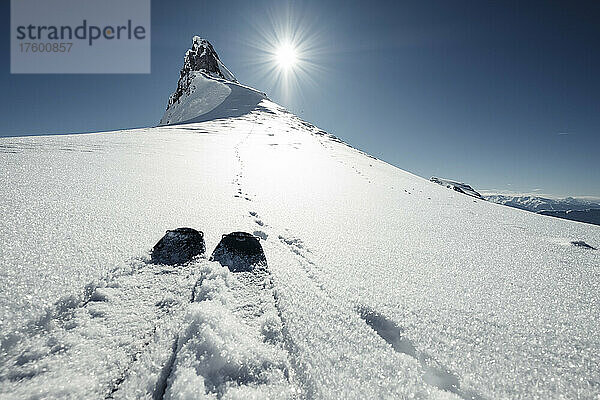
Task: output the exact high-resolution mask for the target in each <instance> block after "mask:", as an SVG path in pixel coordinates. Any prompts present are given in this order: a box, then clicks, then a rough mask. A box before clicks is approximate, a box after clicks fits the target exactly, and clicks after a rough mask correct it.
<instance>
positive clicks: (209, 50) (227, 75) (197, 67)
mask: <svg viewBox="0 0 600 400" xmlns="http://www.w3.org/2000/svg"><path fill="white" fill-rule="evenodd" d="M191 71H201V72H204V73H206V74H208V75H210V76H212V77H215V78H221V79H226V80H228V81H232V82H237V80H236V79H235V76H234V75H233V74H232V73H231V71H229V69H227V67H226V66H225V65H224V64H223V63H222V62H221V60H220V59H219V55H218V54H217V52H216V51H215V49H214V47H213V46H212V44H210V42H209V41H208V40H206V39H203V38H201V37H200V36H194V38H193V39H192V48H191V49H189V50H188V51H187V52H186V53H185V60H184V62H183V68H182V69H181V72H180V73H179V75H180V77H184V76H187V75H189V73H190V72H191Z"/></svg>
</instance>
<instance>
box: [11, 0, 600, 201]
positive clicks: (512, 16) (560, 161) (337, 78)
mask: <svg viewBox="0 0 600 400" xmlns="http://www.w3.org/2000/svg"><path fill="white" fill-rule="evenodd" d="M3 7H4V10H3V12H2V17H0V18H2V19H3V22H4V23H3V27H2V29H3V30H4V36H5V39H4V40H3V41H2V42H1V43H0V46H2V52H3V53H4V54H5V56H4V62H3V63H2V71H1V75H0V79H1V81H2V88H3V93H2V96H0V102H2V104H1V109H2V110H4V113H3V118H2V121H3V122H2V129H1V130H0V135H3V136H9V135H10V136H15V135H25V134H45V133H67V132H89V131H102V130H114V129H120V128H127V127H139V126H150V125H155V124H156V123H157V122H158V120H159V119H160V118H161V116H162V113H163V112H164V109H165V106H166V102H167V99H168V96H169V95H170V94H171V92H172V91H173V90H174V89H175V87H176V84H177V79H178V73H179V69H180V67H181V65H182V61H183V55H184V53H185V50H186V49H187V48H188V47H189V46H190V44H191V37H192V36H193V35H194V34H197V35H200V36H203V37H205V38H207V39H209V40H210V41H211V42H212V43H213V45H214V47H215V49H216V50H217V52H218V53H219V55H220V57H221V59H222V61H223V62H224V63H225V65H227V66H228V67H229V69H230V70H231V71H232V72H234V73H235V74H236V76H237V78H238V79H239V80H240V81H241V82H243V83H246V84H248V85H250V86H253V87H256V88H258V89H261V90H263V91H265V92H267V94H269V95H270V97H271V98H272V99H273V100H275V101H276V102H279V103H281V104H282V105H284V106H286V107H288V109H290V110H291V111H293V112H295V113H296V114H298V115H300V116H301V117H302V118H304V119H306V120H308V121H310V122H313V123H315V124H317V125H318V126H320V127H321V128H323V129H325V130H327V131H329V132H331V133H333V134H335V135H337V136H339V137H341V138H342V139H344V140H346V141H347V142H349V143H350V144H352V145H353V146H355V147H357V148H360V149H362V150H364V151H367V152H368V153H370V154H373V155H375V156H377V157H379V158H382V159H383V160H385V161H388V162H390V163H391V164H394V165H396V166H398V167H400V168H403V169H405V170H408V171H410V172H413V173H415V174H417V175H421V176H424V177H429V176H431V175H437V176H442V177H447V178H454V179H458V180H463V181H465V182H468V183H470V184H472V186H474V187H475V188H476V189H497V190H501V191H504V190H508V191H517V192H533V191H535V190H537V192H539V193H548V194H553V195H559V196H566V195H591V196H598V197H600V157H599V150H600V72H599V71H600V45H599V43H600V23H599V21H600V2H598V1H590V2H584V1H573V2H566V1H549V0H544V1H527V2H522V1H500V2H490V1H475V0H473V1H393V2H392V1H390V2H385V1H370V2H364V1H361V2H359V1H343V2H342V1H339V2H327V1H311V2H299V1H294V2H290V3H289V4H287V5H284V3H283V2H282V1H252V2H248V1H233V0H232V1H227V2H219V1H210V2H209V1H206V2H205V1H201V0H200V1H199V0H193V1H153V2H152V74H150V75H10V73H9V71H10V57H9V29H10V21H9V15H10V14H9V2H8V1H5V2H3ZM286 16H291V17H290V18H289V20H290V21H291V24H290V26H292V27H293V28H294V29H299V30H302V32H303V33H304V34H305V36H306V37H307V40H306V42H308V43H306V45H307V46H310V47H311V48H313V49H314V50H315V51H312V52H310V57H311V59H310V60H309V61H310V62H311V63H312V64H314V66H315V68H313V69H312V71H311V73H310V74H309V76H304V77H302V76H298V79H299V80H298V84H299V86H298V87H295V88H294V89H293V90H292V91H291V92H289V93H288V95H286V96H283V95H282V90H281V87H278V83H277V82H274V80H273V79H272V78H273V77H272V75H269V74H268V73H267V71H266V69H265V66H264V65H262V66H261V65H259V64H257V63H256V62H255V61H256V50H255V49H254V47H264V46H265V45H268V44H266V43H263V42H264V37H263V36H262V35H260V34H259V32H270V31H273V30H274V29H275V28H274V26H277V25H281V24H282V23H283V22H282V21H284V20H285V18H286ZM307 54H309V53H307ZM279 85H280V84H279Z"/></svg>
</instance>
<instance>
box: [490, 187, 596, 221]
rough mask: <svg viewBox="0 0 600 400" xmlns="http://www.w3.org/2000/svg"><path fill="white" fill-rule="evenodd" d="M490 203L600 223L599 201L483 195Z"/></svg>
mask: <svg viewBox="0 0 600 400" xmlns="http://www.w3.org/2000/svg"><path fill="white" fill-rule="evenodd" d="M483 198H484V199H485V200H487V201H490V202H492V203H497V204H502V205H505V206H509V207H514V208H519V209H521V210H526V211H531V212H534V213H538V214H542V215H550V216H552V217H557V218H563V219H569V220H572V221H579V222H586V223H588V224H595V225H600V203H598V202H594V201H590V200H586V199H576V198H573V197H567V198H564V199H549V198H546V197H538V196H530V195H528V196H510V195H501V194H494V195H484V196H483Z"/></svg>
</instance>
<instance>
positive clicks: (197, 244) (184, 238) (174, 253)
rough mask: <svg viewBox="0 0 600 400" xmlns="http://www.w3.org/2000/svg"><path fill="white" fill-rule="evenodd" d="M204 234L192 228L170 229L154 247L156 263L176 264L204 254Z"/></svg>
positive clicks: (152, 256) (154, 261)
mask: <svg viewBox="0 0 600 400" xmlns="http://www.w3.org/2000/svg"><path fill="white" fill-rule="evenodd" d="M205 250H206V247H205V245H204V234H203V233H202V232H200V231H197V230H195V229H192V228H177V229H174V230H168V231H167V233H165V235H164V236H163V237H162V239H160V240H159V241H158V243H156V245H155V246H154V248H153V249H152V255H151V259H152V262H153V263H154V264H167V265H176V264H183V263H186V262H188V261H190V260H191V259H192V258H194V257H196V256H198V255H202V254H204V251H205Z"/></svg>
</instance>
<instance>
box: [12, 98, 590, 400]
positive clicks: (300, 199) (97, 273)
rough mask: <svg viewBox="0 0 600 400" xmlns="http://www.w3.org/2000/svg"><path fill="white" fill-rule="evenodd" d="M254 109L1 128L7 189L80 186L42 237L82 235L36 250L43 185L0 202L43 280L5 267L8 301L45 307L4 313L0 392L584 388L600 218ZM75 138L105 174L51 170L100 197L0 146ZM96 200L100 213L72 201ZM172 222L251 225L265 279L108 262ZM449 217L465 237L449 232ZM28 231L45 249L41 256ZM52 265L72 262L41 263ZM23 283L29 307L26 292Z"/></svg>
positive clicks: (137, 394) (523, 393)
mask: <svg viewBox="0 0 600 400" xmlns="http://www.w3.org/2000/svg"><path fill="white" fill-rule="evenodd" d="M261 107H262V108H261V109H260V110H256V111H254V112H252V113H250V114H247V115H244V116H242V117H238V118H230V119H221V120H215V121H209V122H205V123H199V124H189V125H180V126H169V127H161V128H154V129H144V130H133V131H130V132H122V133H106V134H93V135H79V136H73V135H71V136H65V137H48V138H43V137H42V138H9V139H7V140H4V141H2V143H1V146H0V157H7V160H8V163H7V166H9V167H10V168H12V170H11V171H13V170H14V171H16V172H12V173H13V174H16V176H17V178H19V179H17V180H12V181H10V182H12V183H11V185H6V188H7V189H11V190H12V188H13V187H16V189H15V190H14V192H15V193H17V194H18V196H16V195H15V197H14V198H18V199H20V198H23V197H27V196H29V197H27V198H36V197H35V196H33V195H32V194H31V193H29V192H28V190H33V191H34V192H35V191H39V189H38V188H37V187H36V186H35V185H39V183H36V180H35V177H36V176H41V177H45V179H47V180H49V182H50V184H52V185H54V186H56V187H58V188H60V189H61V190H63V191H66V192H67V193H69V194H70V196H72V197H77V196H80V197H79V198H78V203H77V204H78V205H79V207H80V208H81V210H80V209H76V208H71V207H69V206H66V208H65V210H64V214H68V215H74V216H75V217H76V219H74V220H73V221H71V222H70V225H68V226H65V225H59V226H58V227H54V225H53V224H59V223H60V219H59V218H57V217H56V215H54V214H50V216H48V217H46V216H45V215H41V217H40V218H41V219H38V220H39V224H40V226H42V227H47V226H53V228H52V229H47V230H45V231H44V230H43V229H42V230H41V231H40V232H42V233H43V234H45V235H47V236H48V237H50V238H52V243H70V241H73V242H74V244H77V245H78V246H79V247H78V248H77V249H78V250H80V251H81V252H82V253H84V252H86V253H85V254H86V257H83V258H78V255H77V254H78V253H76V252H74V251H73V250H72V249H70V248H69V247H60V246H57V248H56V249H55V248H54V247H53V246H46V247H45V248H44V246H42V245H40V244H39V243H38V242H36V240H37V238H32V237H30V236H28V230H27V229H21V228H19V226H22V223H21V221H22V220H23V219H25V220H30V219H31V218H32V215H38V214H39V211H38V210H39V208H36V207H37V206H38V203H39V205H41V206H43V209H45V210H46V209H50V210H52V207H51V206H50V205H52V206H56V204H59V203H57V202H56V200H54V199H56V198H57V199H61V196H64V194H62V193H58V194H57V193H54V192H52V191H50V190H48V192H49V194H50V195H49V196H47V198H44V199H40V200H39V201H38V203H34V204H25V206H22V209H20V208H18V207H19V204H18V203H17V202H14V203H10V202H9V203H2V206H3V207H4V208H3V211H5V209H9V208H11V209H15V208H16V209H17V210H18V211H17V213H16V214H15V213H8V212H7V213H5V215H6V216H7V218H9V220H8V222H7V227H8V228H11V229H12V230H14V231H15V232H19V234H20V235H22V237H23V238H25V239H27V240H28V241H29V242H31V243H36V245H35V246H28V247H27V248H28V249H30V251H28V252H26V253H24V254H26V255H27V256H29V255H30V253H31V255H32V258H27V257H23V256H20V254H22V253H18V252H16V251H15V250H14V249H15V248H16V245H14V246H13V245H12V243H14V242H17V241H18V240H19V237H20V236H18V235H17V236H16V237H15V234H10V235H9V234H8V233H6V232H4V233H3V235H4V236H3V238H4V240H5V241H4V242H5V243H7V244H10V246H7V247H6V248H5V249H3V251H5V254H6V259H7V260H9V262H10V263H12V264H11V265H25V266H27V265H37V264H36V263H39V264H40V265H41V264H42V263H41V262H40V261H39V260H44V262H48V263H49V266H50V267H48V268H46V269H42V268H41V267H39V268H38V269H35V268H33V269H32V270H28V269H27V268H24V269H23V274H24V277H26V278H27V279H30V278H29V277H31V276H35V277H39V279H40V282H39V287H38V286H35V285H37V284H38V283H37V282H33V281H32V283H30V286H25V287H26V290H27V291H26V292H23V291H20V290H23V289H21V288H22V287H23V286H24V285H23V284H22V283H23V282H25V279H26V278H23V280H19V277H16V276H13V275H10V276H9V278H10V281H11V282H17V283H18V284H17V285H15V289H12V288H9V287H6V288H5V287H4V286H3V289H5V290H4V292H5V293H7V294H6V295H3V296H4V297H1V299H2V301H3V303H2V304H3V305H4V304H7V306H6V307H8V309H9V311H10V312H11V313H13V314H11V313H8V314H6V315H8V316H9V317H10V316H12V315H16V311H15V310H17V309H19V307H20V306H21V305H22V306H23V307H28V308H24V309H26V310H28V311H30V310H36V311H38V313H37V314H33V315H34V316H35V318H33V319H32V320H31V321H30V322H29V323H27V324H24V326H21V327H16V328H15V327H14V324H15V322H14V321H17V320H21V321H23V320H27V318H25V317H24V315H25V312H22V313H21V314H19V317H18V318H16V319H15V318H13V319H10V318H9V319H8V324H5V325H3V327H9V328H10V330H8V329H7V331H6V332H9V333H6V332H2V354H1V355H0V398H6V399H13V398H16V399H26V398H32V397H35V396H40V397H47V398H52V397H55V398H100V399H102V398H106V399H108V398H114V399H129V398H144V399H153V400H157V399H176V398H185V397H186V396H189V397H192V398H194V397H198V398H203V397H204V398H251V397H254V398H266V397H269V398H308V399H321V398H328V399H336V398H422V399H428V398H440V399H488V398H548V397H559V396H561V395H564V397H573V398H575V397H579V398H594V397H597V395H598V393H600V383H599V382H600V378H599V377H598V374H597V365H598V361H599V360H598V357H597V353H598V351H597V350H598V348H599V347H598V346H599V343H600V341H599V339H598V335H597V331H595V330H594V329H592V327H593V326H595V325H597V322H598V318H597V315H598V313H597V311H598V308H597V303H596V302H595V301H594V300H595V299H596V298H597V295H595V294H594V293H597V292H598V290H597V289H598V288H597V279H596V278H597V266H598V253H599V252H598V251H597V250H594V249H592V248H598V246H599V243H600V242H599V238H600V236H599V234H598V231H597V228H594V227H587V226H582V225H581V224H576V223H572V222H567V221H559V220H549V219H547V218H546V217H541V216H536V215H533V214H532V215H529V214H524V213H522V212H519V211H518V210H510V209H506V210H505V209H504V208H500V206H495V205H493V204H487V203H485V202H477V203H474V202H473V201H472V199H470V198H467V197H466V196H463V195H460V194H455V193H452V192H449V191H447V190H446V189H445V188H443V187H438V185H435V184H431V183H429V182H427V181H425V180H421V179H420V178H416V177H414V176H412V175H410V174H408V173H405V172H402V171H400V170H397V169H395V168H393V167H391V166H389V165H387V164H386V163H384V162H382V161H379V160H377V159H375V158H372V157H370V156H366V155H364V153H361V152H360V151H358V150H355V149H352V148H351V147H349V146H347V145H346V144H344V143H343V142H341V141H339V139H336V138H334V137H333V136H331V135H328V134H327V133H325V132H323V131H321V130H319V129H318V128H316V127H314V126H313V125H311V124H308V123H305V122H303V121H301V120H300V119H299V118H297V117H295V116H293V115H291V114H289V113H287V112H285V111H283V110H282V109H281V108H279V107H278V106H276V105H274V104H273V103H269V102H263V103H261ZM67 153H68V154H69V157H81V158H75V159H74V160H75V161H76V162H77V163H80V164H77V165H78V166H79V165H82V166H86V165H92V166H93V165H96V164H98V165H100V166H101V167H102V171H103V173H104V175H103V176H106V178H105V180H99V181H98V182H95V181H94V180H93V179H92V178H91V177H95V176H98V175H99V174H98V173H97V170H96V169H94V168H91V169H90V175H86V173H87V170H86V169H85V168H84V169H83V170H82V172H81V174H83V175H81V176H80V175H78V173H79V172H78V173H71V172H67V173H66V174H67V175H66V176H65V177H64V179H70V180H71V182H73V185H74V186H75V187H80V186H81V187H83V188H87V186H86V185H87V184H88V182H94V185H98V186H97V187H95V189H97V190H100V189H98V188H104V191H105V193H107V195H106V196H107V198H108V200H107V201H106V205H105V203H103V202H102V201H100V200H97V199H94V198H92V199H91V200H90V199H88V198H87V197H85V193H86V190H76V191H69V190H70V189H69V188H68V187H64V186H61V185H60V182H55V181H52V176H53V175H48V172H47V170H46V169H44V168H45V164H44V163H38V164H32V165H34V166H35V167H36V168H38V169H39V170H35V169H34V171H33V172H32V174H33V175H28V174H29V172H28V171H23V170H22V169H20V167H18V165H20V164H19V163H16V162H15V161H14V160H13V159H12V158H11V157H26V156H32V157H42V158H44V157H46V161H47V162H48V163H50V161H48V159H49V158H52V157H54V158H58V159H60V160H62V162H63V163H68V162H69V161H68V160H70V158H69V159H67V158H60V157H64V156H61V154H67ZM75 155H77V156H75ZM90 157H91V158H90ZM11 163H12V164H11ZM15 165H17V166H15ZM113 165H118V166H119V168H114V171H113V169H111V166H113ZM10 168H9V169H7V170H10ZM72 170H76V169H75V168H72ZM128 170H148V171H149V172H148V176H149V177H151V178H145V177H143V176H142V177H138V178H136V179H131V178H130V177H129V175H127V171H128ZM68 171H71V169H68ZM172 171H177V172H172ZM123 176H125V179H123V178H122V177H123ZM0 178H2V179H3V182H4V181H9V179H10V176H8V175H6V174H4V175H2V176H0ZM138 180H141V182H138ZM21 181H23V182H33V183H31V184H30V185H31V186H32V188H31V189H29V188H28V187H24V186H22V185H21V186H19V182H21ZM223 182H225V183H226V184H225V185H223ZM78 185H79V186H78ZM103 185H105V186H103ZM115 188H116V189H115ZM148 188H150V189H148ZM123 193H125V194H124V195H123ZM140 193H141V194H142V195H140ZM164 193H167V194H170V193H180V195H179V196H171V195H168V196H166V197H164V196H165V195H164ZM363 193H371V194H369V195H367V196H366V197H365V196H364V195H363ZM13 195H14V193H12V192H11V193H10V194H9V195H8V198H9V199H11V198H13V197H10V196H13ZM53 196H54V197H53ZM120 196H123V197H120ZM92 197H93V196H92ZM131 198H134V199H136V200H135V201H131ZM36 199H37V198H36ZM47 199H50V200H51V201H54V202H50V203H46V202H45V201H47ZM146 199H149V200H146ZM50 200H48V201H50ZM122 200H126V201H122ZM36 201H37V200H36ZM98 201H100V202H98ZM146 201H148V203H147V202H146ZM130 203H131V210H129V208H128V204H130ZM65 204H68V202H65ZM115 204H119V206H120V208H119V207H115ZM102 207H105V208H102ZM378 207H379V208H383V207H387V208H385V213H386V214H385V215H383V214H382V215H383V216H382V215H380V214H378V211H377V208H378ZM58 208H60V207H58ZM121 208H122V209H124V210H125V211H124V212H121ZM98 209H101V210H107V211H104V213H102V212H100V211H97V213H98V215H99V216H100V217H99V218H105V219H106V221H108V222H106V226H104V225H102V224H97V223H96V221H95V220H91V219H89V218H87V219H86V217H85V215H89V214H90V212H91V211H90V210H98ZM140 210H141V211H140ZM148 210H149V211H148ZM339 210H348V211H346V212H344V213H341V212H340V211H339ZM115 213H116V214H115ZM113 214H114V215H116V216H117V217H116V219H117V220H116V221H113V220H112V219H110V218H111V215H113ZM138 214H139V215H138ZM14 215H17V217H13V216H14ZM58 215H63V214H58ZM123 221H127V222H128V224H127V226H125V227H124V228H123V227H121V225H124V224H123ZM488 221H492V222H493V223H488ZM494 221H495V223H494ZM87 225H89V226H91V227H92V228H93V229H91V228H88V229H85V230H81V231H80V230H78V227H79V226H87ZM177 226H191V227H195V228H198V229H200V230H202V231H203V232H205V237H206V240H207V249H212V248H213V247H214V245H216V241H218V239H219V237H220V235H221V234H225V233H229V232H231V231H233V230H245V231H248V232H251V233H254V235H256V236H257V237H259V238H261V242H262V245H263V248H264V249H265V253H266V256H267V260H268V263H269V271H270V275H253V274H247V273H236V274H233V273H231V272H229V270H227V268H225V267H222V266H221V265H220V264H218V263H214V262H208V261H207V260H206V259H203V258H200V259H197V260H195V261H194V262H192V263H189V264H187V265H185V266H177V267H167V266H160V265H153V264H148V263H147V258H146V257H141V258H140V259H135V260H133V261H130V262H122V261H119V260H123V259H126V258H127V257H131V256H134V255H136V254H141V253H143V252H144V251H147V249H148V248H150V247H151V246H152V245H153V244H154V243H155V241H156V240H157V239H158V238H159V237H160V235H161V233H162V232H164V229H172V228H175V227H177ZM106 227H108V228H106ZM25 228H27V227H25ZM125 228H126V229H125ZM460 229H462V232H463V235H464V237H465V239H463V238H462V237H463V236H462V235H454V234H453V233H454V232H456V231H458V230H460ZM594 229H596V230H594ZM38 231H39V230H38ZM89 231H94V232H95V235H93V236H92V235H89V233H88V232H89ZM63 232H67V233H66V236H61V235H62V233H63ZM131 232H135V234H132V233H131ZM0 233H2V232H0ZM513 236H514V237H516V239H514V238H512V237H513ZM80 238H82V239H81V240H80ZM9 239H10V240H9ZM110 240H114V241H115V242H114V243H112V244H111V245H110V246H113V247H108V245H107V247H102V245H100V246H98V245H97V243H105V242H110ZM211 241H212V242H211ZM213 242H214V243H213ZM584 244H585V245H584ZM86 246H89V248H88V247H86ZM94 246H96V247H94ZM38 247H40V248H44V251H43V253H44V255H43V257H42V256H39V257H37V258H36V257H33V256H36V255H37V250H36V249H37V248H38ZM530 248H532V249H535V251H532V252H529V250H528V249H530ZM61 254H68V255H69V256H68V257H61ZM94 254H102V257H100V258H99V259H96V258H94V257H93V255H94ZM19 257H21V258H19ZM44 257H45V258H44ZM55 259H56V260H57V261H56V262H54V260H55ZM32 260H33V261H32ZM71 264H72V265H73V267H68V265H71ZM44 265H45V264H44ZM63 265H66V266H65V267H62V266H63ZM113 265H114V266H115V267H111V266H113ZM60 268H64V270H60ZM69 268H71V269H69ZM77 268H81V269H77ZM110 268H113V270H110ZM53 269H55V270H57V269H58V270H59V272H61V273H62V275H63V276H61V277H60V279H58V280H57V279H56V278H54V277H53V276H52V275H48V276H44V273H48V272H47V271H52V270H53ZM88 270H91V271H94V272H93V273H89V272H86V273H83V272H82V271H88ZM482 271H484V272H482ZM6 273H7V274H8V273H10V271H7V272H6ZM71 273H73V276H70V274H71ZM77 274H79V275H77ZM102 276H104V278H101V277H102ZM92 277H93V278H94V279H92ZM7 279H8V278H7ZM63 281H64V285H65V287H64V288H61V284H62V283H63ZM90 281H91V283H89V284H88V285H87V287H84V286H85V283H86V282H90ZM59 283H60V284H59ZM77 289H79V290H80V291H82V292H83V294H81V295H72V294H69V293H72V292H74V291H77ZM11 290H12V291H11ZM30 291H31V292H33V293H36V294H37V296H39V297H40V299H41V300H42V301H41V304H40V305H36V304H35V302H33V301H31V302H28V301H25V300H22V299H24V297H25V296H23V293H28V292H30ZM44 296H45V297H44ZM595 296H596V297H595ZM57 299H60V300H58V301H57ZM53 302H54V303H55V304H54V305H50V306H48V307H47V308H46V311H45V312H41V310H42V309H44V307H43V305H44V304H48V303H50V304H52V303H53ZM11 324H12V325H11ZM3 329H5V328H3Z"/></svg>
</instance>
